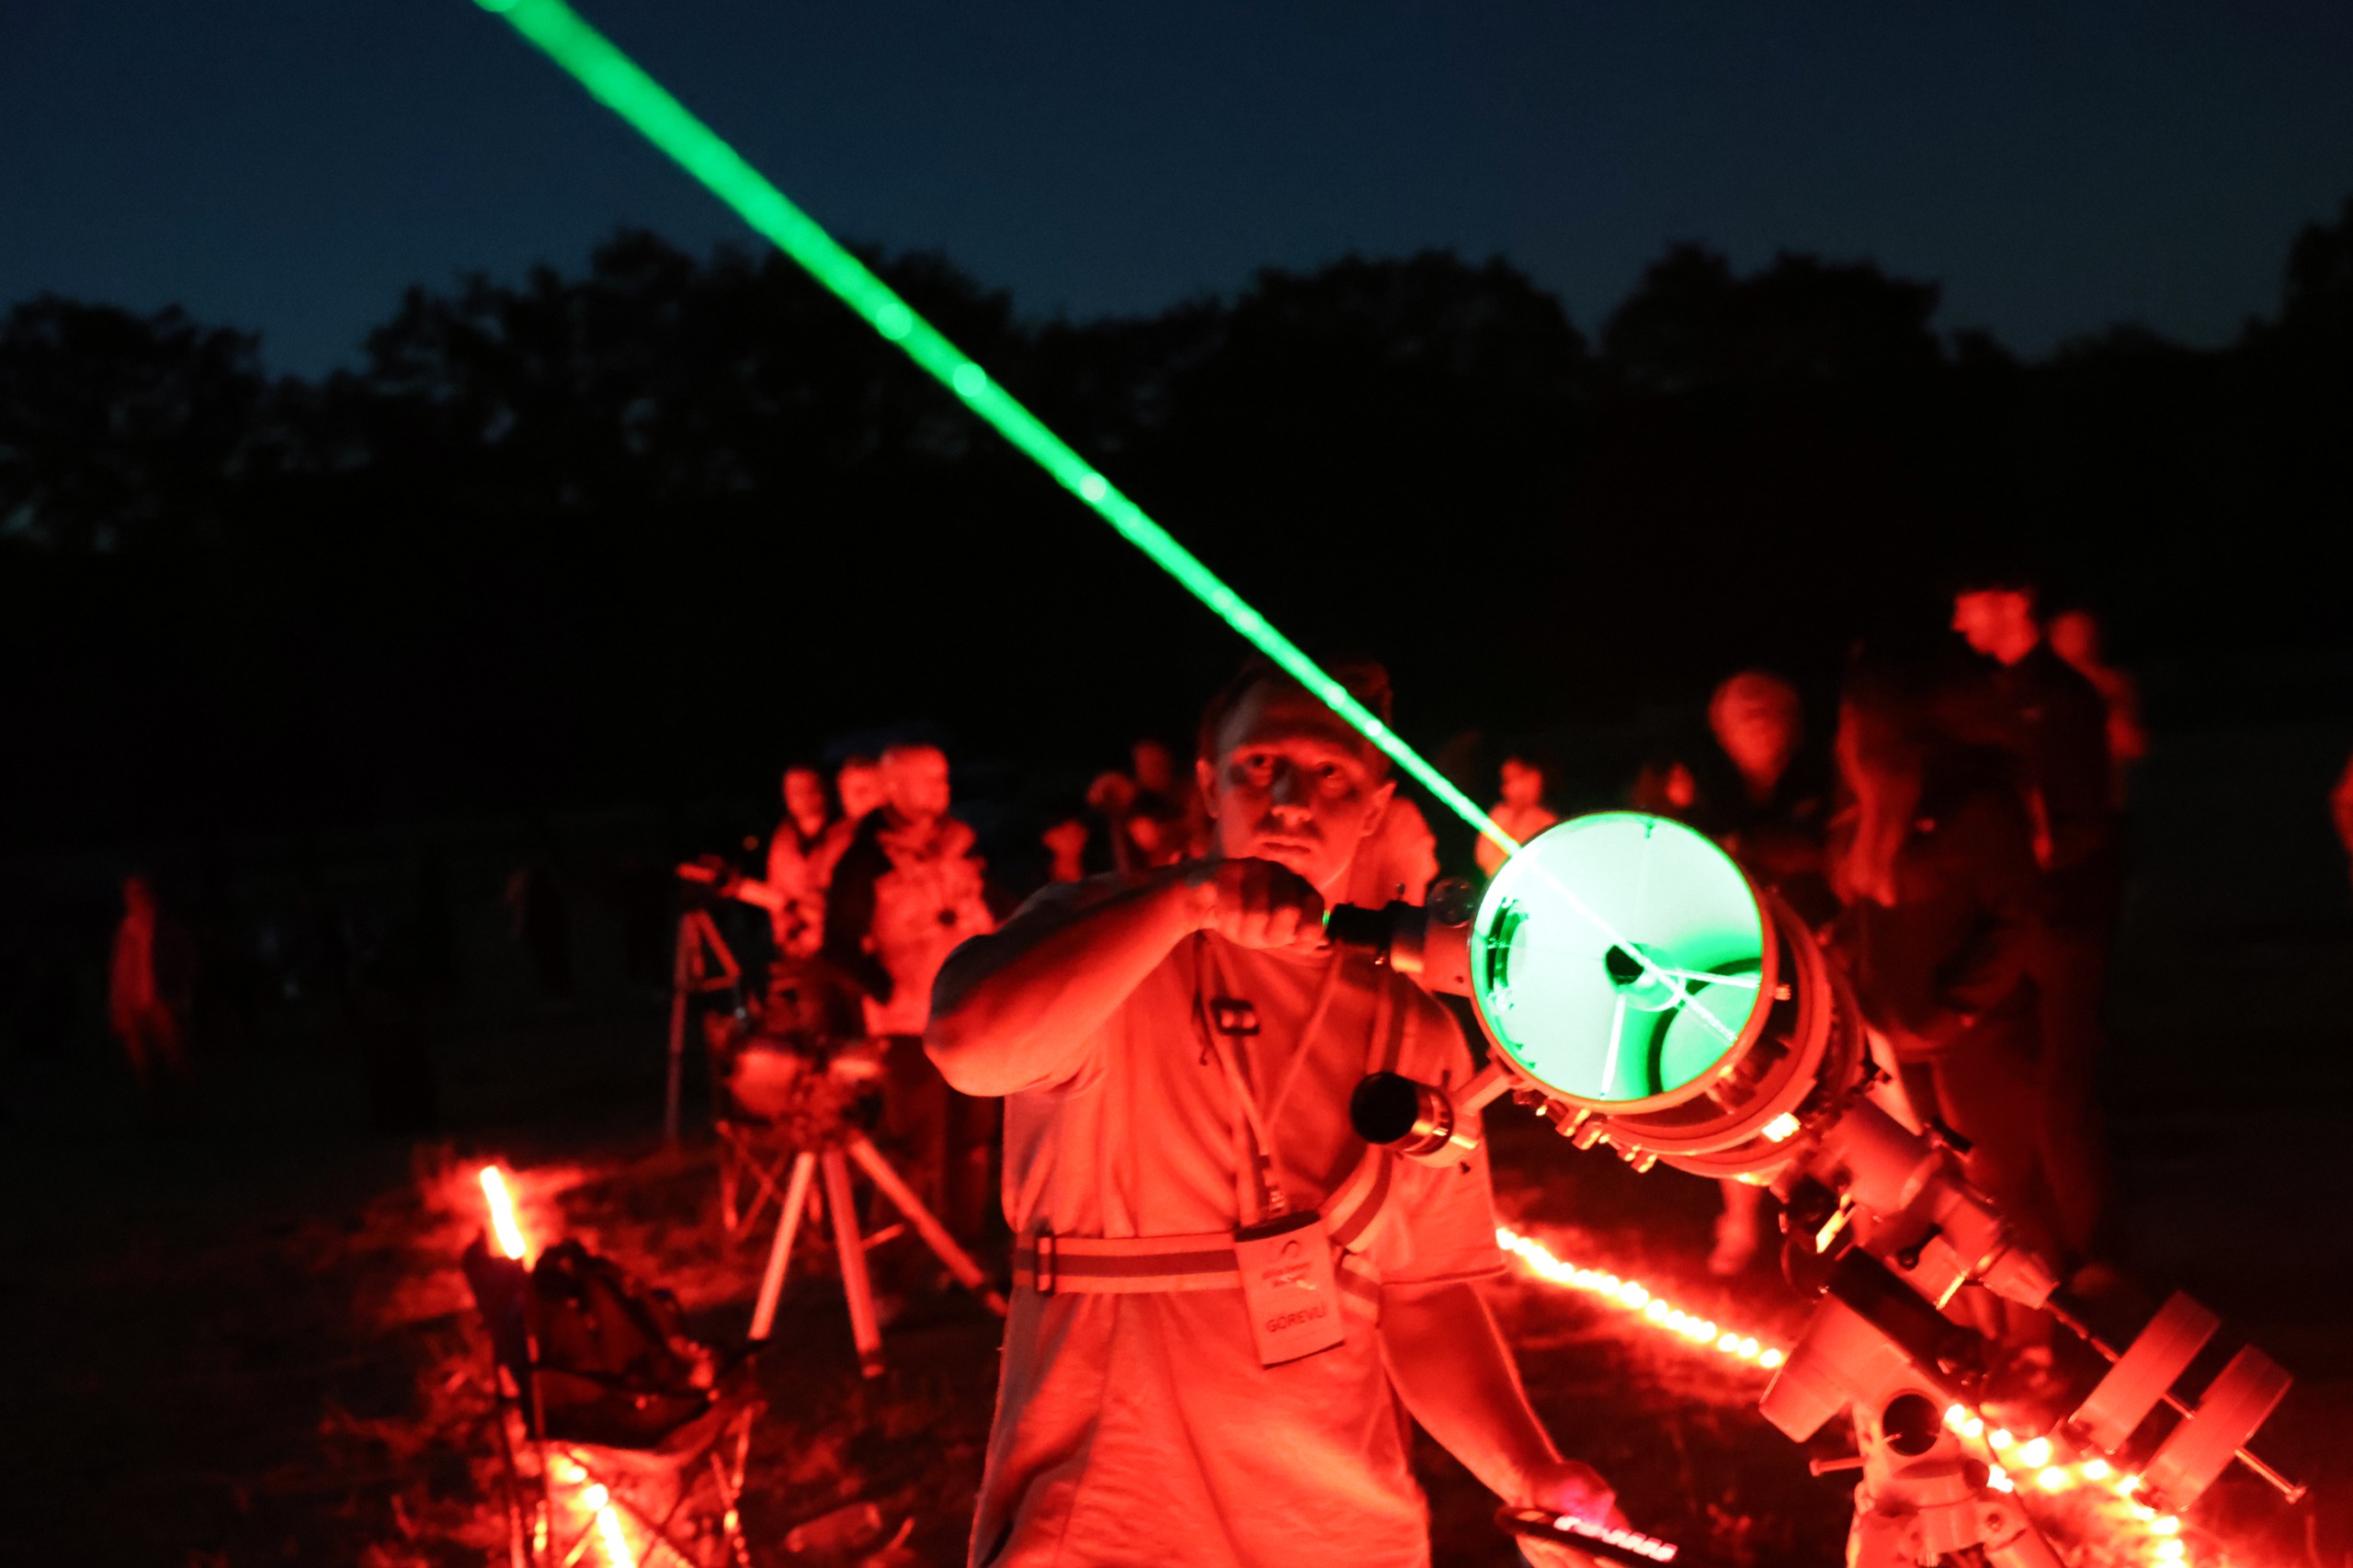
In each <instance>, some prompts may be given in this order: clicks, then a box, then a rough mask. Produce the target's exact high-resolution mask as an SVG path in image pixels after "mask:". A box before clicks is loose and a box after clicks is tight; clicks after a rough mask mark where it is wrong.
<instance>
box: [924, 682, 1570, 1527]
mask: <svg viewBox="0 0 2353 1568" xmlns="http://www.w3.org/2000/svg"><path fill="white" fill-rule="evenodd" d="M1333 673H1334V674H1335V675H1336V676H1338V677H1339V678H1340V679H1341V680H1342V681H1343V682H1344V683H1345V684H1346V685H1347V687H1348V688H1349V689H1350V691H1351V692H1352V693H1353V694H1354V695H1356V696H1357V698H1358V700H1360V701H1362V702H1364V703H1365V705H1366V706H1367V707H1369V708H1370V709H1372V710H1374V711H1376V712H1378V713H1380V714H1381V717H1382V719H1383V721H1384V722H1385V721H1386V719H1387V717H1388V715H1387V708H1388V701H1387V695H1388V693H1387V680H1386V677H1385V676H1383V675H1382V674H1381V671H1380V669H1379V667H1378V666H1376V665H1358V666H1354V667H1348V666H1342V667H1341V668H1338V669H1336V670H1335V671H1334V672H1333ZM1199 751H1200V759H1199V763H1198V764H1197V767H1198V768H1199V777H1200V782H1201V790H1202V795H1203V797H1204V798H1205V800H1206V801H1208V804H1209V808H1210V811H1211V814H1212V816H1213V818H1214V823H1213V826H1214V830H1215V839H1216V845H1217V849H1216V854H1215V858H1211V859H1210V860H1207V861H1201V862H1195V863H1192V864H1189V865H1186V866H1180V867H1176V868H1172V869H1168V870H1165V871H1161V872H1155V873H1154V874H1152V875H1150V876H1148V877H1146V878H1144V879H1142V880H1139V881H1131V882H1127V883H1124V884H1123V883H1120V882H1119V881H1113V880H1110V879H1097V880H1096V881H1089V882H1081V883H1074V884H1065V885H1063V886H1061V887H1057V888H1052V889H1050V890H1048V891H1047V892H1044V893H1041V894H1040V895H1039V897H1038V898H1037V899H1035V900H1033V901H1032V902H1031V903H1030V905H1029V907H1028V908H1026V909H1024V910H1023V911H1022V912H1021V913H1020V914H1018V915H1016V916H1015V917H1014V919H1013V920H1012V921H1010V922H1009V923H1008V924H1007V925H1006V926H1005V928H1004V929H1003V930H1001V931H999V932H997V933H995V935H993V936H987V937H977V938H975V939H973V940H972V941H971V942H968V943H966V944H965V945H964V946H963V947H961V948H960V949H957V951H956V953H955V954H954V956H953V957H951V958H950V959H949V961H948V964H947V967H946V968H945V969H943V970H942V971H941V972H940V975H939V979H938V984H937V986H936V988H935V990H934V994H933V1009H932V1017H931V1026H930V1029H929V1033H928V1036H927V1041H928V1045H929V1049H930V1051H931V1053H932V1055H933V1057H934V1059H935V1060H937V1061H938V1063H939V1066H940V1068H941V1070H942V1071H943V1072H944V1073H945V1074H947V1076H948V1079H949V1082H950V1083H952V1084H954V1085H956V1086H957V1087H958V1088H960V1089H962V1090H963V1091H965V1092H966V1093H968V1094H975V1095H998V1096H1006V1101H1007V1106H1006V1176H1005V1197H1006V1210H1007V1218H1008V1219H1009V1220H1010V1221H1011V1222H1012V1225H1013V1229H1014V1233H1015V1236H1016V1252H1015V1266H1016V1275H1015V1282H1016V1285H1017V1287H1018V1289H1017V1291H1016V1295H1015V1301H1014V1306H1013V1312H1012V1317H1011V1321H1010V1324H1009V1325H1008V1328H1007V1332H1006V1353H1005V1363H1004V1371H1003V1381H1002V1384H1001V1387H1000V1390H999V1393H998V1405H997V1416H996V1425H995V1431H994V1433H993V1434H992V1436H991V1439H990V1446H989V1456H988V1467H987V1473H986V1476H985V1477H984V1479H983V1483H982V1494H981V1499H980V1505H979V1512H978V1516H977V1517H976V1518H975V1520H974V1525H973V1537H972V1562H974V1564H976V1565H979V1564H988V1565H998V1564H1003V1565H1007V1568H1010V1565H1015V1564H1031V1563H1048V1562H1063V1563H1132V1562H1165V1563H1170V1564H1219V1565H1224V1564H1233V1565H1235V1568H1242V1565H1245V1564H1246V1565H1256V1564H1267V1565H1269V1568H1272V1565H1275V1564H1282V1565H1285V1568H1292V1565H1299V1564H1313V1563H1321V1562H1332V1563H1348V1564H1352V1565H1353V1564H1360V1563H1361V1564H1396V1565H1399V1568H1408V1565H1420V1564H1427V1562H1428V1561H1429V1545H1428V1539H1427V1537H1428V1527H1427V1510H1426V1508H1425V1506H1424V1504H1423V1501H1422V1498H1421V1494H1420V1492H1419V1490H1418V1488H1417V1487H1416V1486H1415V1483H1414V1480H1413V1476H1412V1472H1411V1470H1410V1467H1409V1464H1408V1459H1407V1441H1406V1435H1405V1433H1404V1429H1403V1423H1402V1422H1401V1421H1400V1420H1399V1419H1398V1417H1397V1405H1398V1403H1400V1402H1401V1401H1402V1403H1403V1404H1404V1408H1405V1409H1406V1410H1407V1411H1409V1412H1411V1413H1412V1415H1414V1416H1415V1419H1417V1420H1418V1421H1419V1422H1420V1423H1421V1424H1422V1426H1424V1427H1425V1428H1427V1430H1428V1431H1429V1432H1430V1433H1431V1435H1432V1436H1434V1437H1437V1438H1438V1440H1439V1441H1440V1442H1441V1443H1443V1444H1445V1445H1446V1447H1447V1448H1448V1449H1450V1450H1451V1451H1452V1452H1453V1453H1454V1454H1455V1455H1456V1456H1457V1457H1458V1458H1460V1459H1461V1460H1462V1461H1463V1463H1464V1464H1465V1465H1466V1466H1468V1467H1469V1468H1470V1470H1471V1471H1472V1473H1473V1474H1475V1475H1477V1476H1478V1477H1479V1479H1480V1480H1481V1481H1483V1482H1484V1483H1486V1484H1487V1485H1488V1486H1489V1487H1491V1488H1492V1489H1493V1490H1494V1491H1495V1493H1496V1494H1497V1495H1498V1496H1500V1497H1501V1498H1503V1499H1504V1500H1505V1501H1506V1502H1507V1503H1511V1504H1514V1505H1521V1506H1537V1507H1541V1508H1544V1509H1547V1510H1549V1511H1552V1512H1556V1513H1571V1514H1575V1515H1578V1516H1580V1517H1586V1518H1591V1519H1596V1520H1602V1519H1607V1518H1608V1517H1610V1516H1611V1515H1612V1513H1613V1509H1612V1498H1611V1494H1610V1490H1609V1488H1608V1484H1607V1483H1604V1482H1603V1481H1602V1479H1601V1478H1600V1477H1599V1476H1598V1475H1597V1474H1596V1473H1595V1472H1594V1471H1592V1470H1590V1469H1589V1468H1587V1467H1586V1466H1585V1465H1583V1464H1580V1463H1576V1462H1574V1461H1569V1460H1563V1459H1561V1457H1560V1456H1559V1453H1558V1452H1557V1450H1556V1449H1554V1448H1553V1447H1552V1441H1551V1439H1550V1438H1549V1437H1546V1435H1545V1433H1544V1431H1543V1428H1542V1427H1541V1426H1540V1425H1539V1424H1538V1423H1537V1421H1536V1418H1535V1416H1534V1415H1533V1414H1532V1413H1531V1412H1530V1410H1529V1406H1528V1402H1527V1398H1526V1396H1525V1394H1524V1393H1523V1392H1522V1391H1521V1388H1520V1385H1519V1380H1518V1374H1517V1372H1516V1371H1515V1369H1514V1368H1513V1366H1512V1362H1511V1358H1510V1354H1509V1352H1508V1350H1507V1349H1506V1346H1505V1345H1504V1343H1503V1339H1502V1336H1501V1335H1500V1334H1499V1333H1498V1332H1497V1330H1496V1328H1495V1323H1494V1320H1493V1319H1492V1317H1490V1315H1489V1314H1488V1312H1487V1309H1486V1306H1485V1304H1484V1303H1483V1301H1481V1299H1480V1297H1479V1295H1478V1293H1477V1290H1476V1287H1475V1285H1474V1283H1473V1281H1475V1280H1476V1279H1478V1278H1482V1277H1484V1276H1487V1275H1490V1274H1493V1273H1495V1272H1497V1271H1499V1269H1500V1268H1501V1266H1502V1259H1501V1256H1500V1255H1499V1254H1498V1252H1497V1250H1496V1248H1495V1217H1494V1214H1493V1211H1492V1209H1491V1206H1490V1203H1489V1198H1488V1186H1487V1171H1486V1165H1485V1161H1484V1155H1483V1153H1476V1154H1473V1155H1472V1157H1471V1158H1470V1159H1468V1160H1466V1161H1464V1162H1461V1163H1460V1164H1459V1165H1449V1166H1443V1167H1438V1168H1432V1167H1429V1166H1426V1165H1414V1164H1407V1163H1403V1162H1399V1161H1397V1160H1395V1159H1394V1158H1393V1157H1392V1156H1391V1155H1389V1154H1387V1153H1381V1152H1377V1151H1372V1150H1369V1149H1368V1148H1367V1147H1366V1145H1365V1144H1364V1143H1363V1142H1362V1141H1361V1140H1359V1139H1358V1138H1357V1137H1356V1136H1355V1134H1354V1133H1353V1132H1352V1131H1350V1130H1349V1127H1348V1119H1347V1100H1348V1095H1349V1093H1350V1091H1351V1090H1352V1089H1353V1088H1354V1087H1355V1086H1356V1085H1357V1083H1358V1081H1359V1080H1360V1079H1361V1078H1362V1077H1363V1076H1364V1074H1366V1073H1367V1072H1369V1071H1377V1070H1383V1069H1386V1070H1392V1071H1397V1072H1402V1073H1404V1074H1406V1075H1408V1076H1410V1077H1414V1078H1416V1079H1418V1080H1420V1081H1423V1082H1445V1081H1451V1082H1455V1083H1461V1082H1462V1081H1463V1080H1464V1079H1466V1078H1467V1077H1468V1076H1469V1075H1470V1072H1471V1061H1470V1055H1469V1052H1468V1051H1467V1050H1466V1048H1465V1046H1464V1044H1463V1041H1462V1038H1461V1033H1460V1031H1459V1029H1458V1028H1456V1026H1455V1024H1454V1022H1453V1019H1452V1017H1450V1016H1449V1014H1448V1013H1447V1012H1446V1011H1445V1010H1444V1009H1442V1008H1441V1007H1439V1006H1438V1005H1437V1004H1436V1003H1434V1002H1432V1001H1431V1000H1430V999H1429V998H1428V997H1427V995H1425V994H1423V993H1422V992H1421V991H1420V990H1418V989H1417V988H1416V987H1415V986H1414V985H1413V984H1412V983H1410V982H1409V981H1406V980H1404V979H1403V978H1401V977H1399V976H1397V975H1395V974H1393V973H1392V972H1391V971H1387V970H1383V969H1376V968H1374V967H1372V966H1371V965H1370V964H1369V963H1367V962H1365V961H1363V960H1359V959H1355V958H1350V957H1347V956H1344V955H1342V954H1340V953H1339V952H1337V951H1336V950H1335V949H1331V948H1329V947H1327V946H1326V945H1325V944H1324V941H1323V940H1322V924H1323V913H1324V901H1325V898H1326V897H1327V896H1333V897H1336V896H1337V894H1338V892H1339V890H1341V889H1344V888H1345V887H1346V886H1347V877H1348V871H1349V868H1350V864H1351V861H1352V860H1353V858H1354V857H1355V855H1356V853H1357V849H1358V845H1359V844H1360V843H1362V842H1363V841H1364V839H1365V838H1366V837H1367V835H1370V834H1371V833H1372V832H1373V831H1374V830H1375V829H1376V828H1377V827H1378V826H1379V824H1380V822H1381V813H1382V812H1383V811H1384V810H1385V809H1386V807H1387V805H1388V801H1389V798H1390V795H1391V794H1392V791H1393V790H1394V789H1395V785H1394V784H1393V782H1392V781H1391V780H1390V779H1389V778H1388V776H1387V774H1388V767H1387V762H1386V759H1385V758H1383V757H1382V756H1381V754H1380V753H1379V752H1377V751H1375V750H1374V749H1373V748H1372V747H1371V746H1370V744H1367V743H1366V742H1365V741H1364V740H1363V738H1362V737H1361V736H1359V735H1358V733H1356V732H1355V731H1354V730H1352V729H1350V728H1349V727H1348V726H1347V724H1346V723H1344V722H1342V721H1341V720H1340V719H1339V718H1337V717H1336V715H1334V714H1333V712H1332V711H1331V710H1329V709H1328V708H1326V707H1325V706H1324V704H1323V703H1322V702H1320V701H1318V700H1316V699H1314V698H1313V697H1311V696H1310V695H1308V693H1307V692H1306V691H1304V690H1302V688H1301V687H1299V686H1297V685H1296V684H1295V683H1294V682H1292V681H1291V680H1290V677H1288V676H1284V675H1282V674H1281V673H1280V672H1279V671H1278V670H1276V669H1275V668H1274V667H1273V666H1272V665H1267V664H1265V663H1264V662H1254V664H1253V665H1250V666H1246V667H1245V670H1244V672H1243V674H1242V675H1241V676H1238V677H1237V678H1236V680H1235V681H1234V682H1233V683H1232V684H1231V685H1230V686H1229V687H1227V688H1226V689H1225V690H1224V691H1223V692H1222V693H1220V694H1219V696H1218V698H1217V699H1214V700H1213V701H1212V702H1211V705H1210V709H1209V710H1208V712H1207V713H1206V714H1205V716H1204V718H1203V722H1202V725H1201V733H1200V746H1199ZM1527 1550H1528V1551H1530V1552H1531V1553H1537V1552H1542V1553H1552V1552H1554V1551H1557V1549H1555V1548H1552V1547H1549V1546H1544V1545H1540V1544H1532V1543H1531V1544H1530V1545H1529V1546H1528V1548H1527ZM1561 1560H1562V1561H1563V1562H1565V1561H1567V1560H1568V1559H1566V1558H1565V1557H1563V1558H1562V1559H1561Z"/></svg>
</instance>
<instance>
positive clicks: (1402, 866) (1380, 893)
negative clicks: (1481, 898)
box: [1343, 793, 1484, 909]
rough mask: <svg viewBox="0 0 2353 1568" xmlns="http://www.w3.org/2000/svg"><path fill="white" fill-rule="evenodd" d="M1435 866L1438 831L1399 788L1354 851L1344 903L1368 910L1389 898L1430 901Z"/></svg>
mask: <svg viewBox="0 0 2353 1568" xmlns="http://www.w3.org/2000/svg"><path fill="white" fill-rule="evenodd" d="M1481 842H1484V840H1482V841H1481ZM1434 881H1438V835H1436V834H1434V833H1432V832H1431V831H1430V824H1429V823H1428V822H1427V820H1426V819H1425V818H1424V817H1423V815H1422V808H1421V807H1419V806H1417V805H1415V804H1414V802H1413V801H1410V800H1408V799H1406V797H1405V796H1404V794H1402V793H1400V794H1395V795H1392V796H1391V797H1389V807H1388V809H1387V810H1386V811H1384V812H1381V822H1380V824H1379V825H1378V826H1376V827H1375V828H1374V829H1373V830H1372V832H1371V833H1370V834H1368V835H1366V836H1365V841H1364V843H1363V844H1362V845H1361V846H1358V850H1357V858H1356V864H1355V866H1354V867H1352V868H1351V869H1350V870H1349V872H1348V895H1347V899H1345V900H1344V901H1343V902H1345V903H1353V904H1358V905H1360V906H1362V907H1364V908H1367V909H1379V908H1380V907H1381V905H1382V904H1385V903H1410V904H1413V905H1415V906H1416V907H1419V906H1420V905H1422V904H1424V903H1427V902H1428V901H1429V892H1430V884H1431V883H1432V882H1434Z"/></svg>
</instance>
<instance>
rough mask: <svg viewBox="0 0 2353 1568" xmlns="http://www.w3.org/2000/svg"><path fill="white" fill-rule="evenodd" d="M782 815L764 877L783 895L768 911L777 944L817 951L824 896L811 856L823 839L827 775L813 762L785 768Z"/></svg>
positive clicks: (801, 953) (798, 954) (796, 953)
mask: <svg viewBox="0 0 2353 1568" xmlns="http://www.w3.org/2000/svg"><path fill="white" fill-rule="evenodd" d="M783 794H784V817H783V820H782V821H780V822H779V823H778V824H776V832H775V833H774V834H773V835H770V836H769V838H768V867H767V877H766V879H765V880H766V881H767V885H768V886H769V887H770V888H771V889H773V890H774V891H775V892H777V893H779V895H781V901H780V902H779V903H778V904H777V905H776V907H774V908H772V909H770V910H769V911H768V920H769V923H770V925H771V926H772V927H773V929H774V935H775V937H776V950H777V951H778V952H779V953H784V954H788V955H790V956H791V957H794V958H806V957H808V956H809V955H810V954H812V953H814V952H815V951H816V950H817V949H818V947H819V946H820V945H821V944H822V943H823V941H824V929H825V898H824V893H823V892H820V891H819V890H818V889H817V887H816V886H815V885H814V884H813V881H811V878H810V872H809V864H810V858H811V857H812V856H813V855H814V854H815V853H816V851H817V848H818V846H820V845H821V844H823V843H824V837H825V829H826V828H827V827H828V826H829V825H830V824H829V823H828V821H827V812H828V802H827V801H826V800H825V780H824V776H823V775H821V774H819V773H818V771H817V770H816V769H815V768H813V767H805V766H800V765H795V766H794V767H788V768H786V769H785V770H784V784H783Z"/></svg>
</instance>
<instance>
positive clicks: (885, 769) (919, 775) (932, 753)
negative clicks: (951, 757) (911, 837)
mask: <svg viewBox="0 0 2353 1568" xmlns="http://www.w3.org/2000/svg"><path fill="white" fill-rule="evenodd" d="M882 792H883V794H884V795H885V796H887V797H888V798H889V799H890V801H891V809H892V811H894V812H898V813H899V814H900V815H901V816H903V817H904V818H906V819H907V821H909V822H916V823H925V822H938V820H939V819H940V818H941V817H944V816H946V815H947V814H948V758H947V756H945V755H943V754H942V753H940V752H939V751H938V750H936V749H934V748H933V747H931V746H910V747H908V748H906V749H905V750H904V751H893V752H892V753H890V754H889V755H888V756H884V757H883V759H882Z"/></svg>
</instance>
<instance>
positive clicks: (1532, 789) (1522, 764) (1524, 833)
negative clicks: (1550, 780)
mask: <svg viewBox="0 0 2353 1568" xmlns="http://www.w3.org/2000/svg"><path fill="white" fill-rule="evenodd" d="M1503 797H1504V798H1503V799H1502V800H1500V801H1496V802H1495V805H1494V807H1493V808H1491V809H1490V810H1489V811H1488V812H1487V814H1488V815H1489V816H1490V817H1493V818H1494V819H1495V825H1496V826H1497V827H1499V828H1502V829H1503V830H1504V831H1505V832H1506V833H1507V834H1509V835H1511V836H1512V837H1514V838H1516V839H1518V841H1519V842H1520V843H1522V844H1525V843H1527V842H1528V841H1529V839H1531V838H1533V837H1535V836H1536V835H1538V834H1540V833H1541V832H1543V831H1544V830H1545V829H1546V828H1548V827H1551V826H1552V824H1554V823H1556V822H1559V821H1560V820H1561V819H1560V817H1559V816H1557V815H1556V814H1554V812H1552V809H1551V808H1550V807H1548V806H1546V805H1545V804H1544V769H1543V768H1542V767H1539V766H1538V765H1537V764H1535V763H1532V762H1530V761H1529V760H1528V759H1527V758H1526V757H1523V756H1507V757H1506V758H1504V767H1503ZM1503 864H1504V852H1503V850H1502V849H1501V847H1499V846H1496V845H1495V844H1493V843H1490V842H1489V841H1488V840H1487V839H1485V838H1481V839H1480V840H1479V869H1480V870H1481V871H1482V872H1483V873H1485V874H1486V875H1488V876H1490V877H1492V876H1494V875H1495V873H1496V872H1497V871H1499V870H1501V869H1503Z"/></svg>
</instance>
